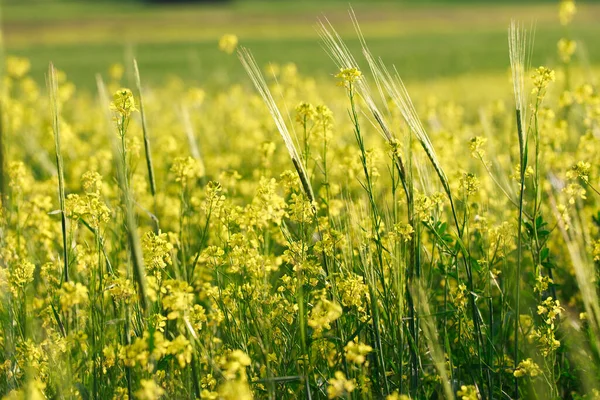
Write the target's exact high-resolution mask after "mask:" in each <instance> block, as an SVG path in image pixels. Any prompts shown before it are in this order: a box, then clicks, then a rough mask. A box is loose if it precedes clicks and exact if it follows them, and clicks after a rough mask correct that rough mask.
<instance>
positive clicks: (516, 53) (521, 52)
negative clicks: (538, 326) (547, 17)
mask: <svg viewBox="0 0 600 400" xmlns="http://www.w3.org/2000/svg"><path fill="white" fill-rule="evenodd" d="M529 43H531V42H529ZM508 49H509V56H510V68H511V73H512V83H513V92H514V97H515V116H516V123H517V136H518V139H519V163H520V171H519V186H520V187H519V216H518V233H517V273H516V280H517V282H516V285H515V301H516V306H515V308H516V314H515V332H514V334H515V348H514V355H513V357H514V362H515V365H517V364H518V360H519V316H520V312H521V299H520V294H521V269H522V264H523V249H522V244H523V229H522V228H523V226H522V225H523V213H524V210H523V206H524V196H525V170H526V168H527V129H526V127H525V123H524V121H525V116H526V97H525V77H524V76H525V68H526V59H527V54H528V39H527V31H526V30H525V28H524V27H523V26H522V25H521V24H519V23H517V22H515V21H514V20H513V21H511V24H510V27H509V29H508ZM529 54H530V52H529ZM515 395H516V396H517V398H518V397H519V380H518V379H517V378H516V377H515Z"/></svg>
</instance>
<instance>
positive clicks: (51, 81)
mask: <svg viewBox="0 0 600 400" xmlns="http://www.w3.org/2000/svg"><path fill="white" fill-rule="evenodd" d="M47 85H48V93H49V95H50V108H51V111H52V132H53V134H54V151H55V154H56V169H57V172H58V202H59V204H60V222H61V228H62V239H63V240H62V242H63V280H64V282H68V281H69V249H68V247H67V215H66V212H65V174H64V168H63V158H62V153H61V149H60V124H59V121H58V118H59V104H58V102H59V100H58V82H57V80H56V70H55V69H54V65H53V64H52V63H50V66H49V67H48V82H47Z"/></svg>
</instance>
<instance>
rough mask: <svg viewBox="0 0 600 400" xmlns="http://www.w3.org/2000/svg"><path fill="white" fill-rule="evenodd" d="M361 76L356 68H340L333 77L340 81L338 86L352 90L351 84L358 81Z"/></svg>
mask: <svg viewBox="0 0 600 400" xmlns="http://www.w3.org/2000/svg"><path fill="white" fill-rule="evenodd" d="M361 76H362V72H360V71H359V70H358V69H356V68H341V69H340V72H339V73H338V74H337V75H336V76H335V77H336V78H338V79H339V80H340V81H339V82H338V85H339V86H344V87H345V88H347V89H350V88H352V84H353V83H354V82H356V81H357V80H359V79H360V78H361Z"/></svg>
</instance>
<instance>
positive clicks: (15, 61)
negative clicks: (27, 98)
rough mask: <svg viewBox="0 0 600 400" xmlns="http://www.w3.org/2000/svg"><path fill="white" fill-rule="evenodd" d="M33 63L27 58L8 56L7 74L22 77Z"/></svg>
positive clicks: (12, 76) (17, 77) (15, 77)
mask: <svg viewBox="0 0 600 400" xmlns="http://www.w3.org/2000/svg"><path fill="white" fill-rule="evenodd" d="M30 68H31V63H30V62H29V60H28V59H27V58H21V57H15V56H8V57H6V74H7V75H8V76H10V77H11V78H13V79H21V78H23V77H24V76H25V75H27V73H28V72H29V69H30Z"/></svg>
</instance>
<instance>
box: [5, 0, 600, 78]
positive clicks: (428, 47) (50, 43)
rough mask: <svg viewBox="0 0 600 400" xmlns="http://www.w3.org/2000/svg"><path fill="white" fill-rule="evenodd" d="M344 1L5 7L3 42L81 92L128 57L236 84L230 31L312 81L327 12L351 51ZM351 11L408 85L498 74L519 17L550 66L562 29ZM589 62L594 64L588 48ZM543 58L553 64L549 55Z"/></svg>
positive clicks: (484, 10) (589, 13)
mask: <svg viewBox="0 0 600 400" xmlns="http://www.w3.org/2000/svg"><path fill="white" fill-rule="evenodd" d="M345 7H346V5H345V4H344V5H339V4H326V5H323V4H321V2H302V4H297V2H291V3H288V2H284V4H283V5H282V4H279V3H277V4H272V3H271V2H262V3H261V2H252V5H249V4H247V3H234V4H233V5H231V6H227V7H216V6H198V5H182V6H178V7H167V8H165V7H142V6H140V5H137V4H124V5H120V6H118V7H116V6H115V5H114V4H109V5H107V4H106V3H103V2H95V3H92V4H82V3H75V5H72V4H68V5H64V6H57V5H53V4H48V5H43V4H42V5H36V6H23V5H14V6H9V7H6V8H5V10H4V17H5V28H6V38H5V42H6V46H7V48H8V51H9V52H10V53H14V54H17V55H21V56H25V57H27V58H29V59H31V60H32V64H33V75H34V76H35V77H36V79H37V80H38V82H40V83H41V82H43V75H44V72H45V69H46V65H47V64H48V62H50V61H53V62H54V63H55V64H56V65H57V66H60V68H61V69H62V70H64V71H66V72H67V73H68V75H69V77H70V79H72V80H73V81H74V82H75V83H76V84H77V85H78V86H80V87H85V88H88V89H93V88H94V85H95V83H94V75H95V74H96V73H106V71H107V69H108V67H109V65H111V64H112V63H115V62H121V63H123V62H124V60H127V59H129V58H131V57H132V56H133V55H135V56H136V57H137V58H138V60H139V63H140V67H141V68H142V69H143V70H144V71H146V72H145V75H146V80H147V81H148V82H149V83H153V84H155V83H160V82H164V81H165V79H166V77H167V76H168V75H174V76H178V77H180V78H183V79H186V80H190V79H191V80H193V81H195V82H198V83H200V84H202V85H211V84H215V83H216V84H222V83H224V81H226V80H230V79H231V80H233V81H237V82H241V81H243V79H244V74H243V72H242V70H241V68H240V67H239V65H238V64H237V62H236V61H235V60H232V59H231V58H227V57H225V56H224V55H223V54H220V53H219V52H218V50H217V47H216V42H217V40H218V38H219V37H220V36H221V35H223V34H225V33H234V34H236V35H237V36H238V37H239V38H240V40H241V43H242V44H243V45H245V46H248V47H251V48H252V49H255V50H254V51H255V55H256V57H257V59H258V60H259V62H262V63H265V64H266V63H267V62H277V63H286V62H294V63H295V64H297V65H298V68H299V69H300V71H301V72H304V73H307V74H309V73H310V74H311V75H313V76H315V77H317V78H318V79H323V78H327V76H328V75H330V74H331V70H330V68H329V64H328V60H329V57H328V56H327V54H325V52H323V51H322V49H321V47H320V45H319V43H318V37H317V34H316V32H315V30H314V26H315V23H316V20H317V18H318V17H322V16H323V15H325V16H327V18H329V19H330V20H331V21H332V22H335V23H336V25H339V31H340V33H341V34H342V35H343V36H344V37H348V38H349V41H348V45H349V47H350V49H351V50H353V51H356V50H358V42H357V41H356V39H354V35H353V29H352V27H351V25H350V24H349V22H348V19H347V12H346V8H345ZM582 9H583V10H584V11H583V12H582V13H581V17H580V21H579V22H578V24H577V26H576V27H574V29H573V36H574V37H576V38H578V39H580V40H581V43H582V46H585V45H586V44H587V43H593V41H594V39H595V38H596V37H598V36H599V35H600V25H598V23H597V21H598V18H599V15H600V6H597V5H584V6H582ZM355 10H356V12H357V13H358V15H359V18H360V22H361V26H362V27H363V31H364V33H365V35H366V36H367V37H368V38H369V39H368V41H369V45H370V47H371V48H372V49H373V51H374V52H375V53H376V54H381V55H382V57H383V58H384V59H385V61H386V62H388V63H390V64H394V65H397V66H398V68H399V69H400V70H401V72H402V74H403V76H404V77H405V79H407V80H408V81H413V80H414V79H424V78H428V79H431V78H435V77H450V76H456V75H461V74H471V73H489V72H504V71H506V69H507V68H508V63H507V61H506V54H505V48H506V25H507V23H508V22H509V21H510V19H511V18H512V17H513V16H515V15H518V16H519V17H521V18H522V19H523V20H529V19H530V20H532V21H533V20H535V21H537V35H536V37H537V40H536V43H537V46H536V49H537V51H536V53H535V55H534V60H533V61H534V63H535V64H540V63H547V62H549V63H552V62H554V61H555V60H556V58H555V57H554V56H553V54H554V53H555V52H554V46H555V43H556V42H557V40H558V39H559V38H560V36H561V34H562V33H563V31H562V29H561V28H560V26H559V25H558V24H557V23H556V22H557V17H556V14H555V13H554V7H553V6H552V5H519V6H515V5H477V6H466V5H462V4H459V5H448V6H443V7H439V6H436V7H425V6H404V5H397V4H394V3H392V4H390V3H387V2H384V3H371V2H369V3H368V4H365V3H358V4H356V5H355ZM587 53H588V57H589V61H590V62H592V63H597V62H599V61H600V53H598V51H596V49H595V48H594V47H593V46H590V48H589V49H588V52H587ZM548 57H550V59H548Z"/></svg>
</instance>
